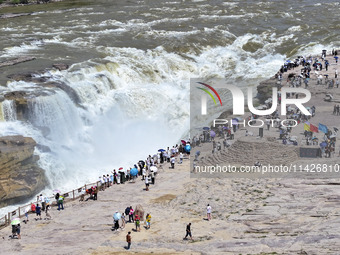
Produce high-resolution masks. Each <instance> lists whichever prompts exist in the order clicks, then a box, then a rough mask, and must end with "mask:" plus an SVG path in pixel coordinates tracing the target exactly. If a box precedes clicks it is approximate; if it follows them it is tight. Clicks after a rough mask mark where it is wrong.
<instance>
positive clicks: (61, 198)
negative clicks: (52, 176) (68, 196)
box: [58, 196, 64, 211]
mask: <svg viewBox="0 0 340 255" xmlns="http://www.w3.org/2000/svg"><path fill="white" fill-rule="evenodd" d="M60 209H61V210H64V197H63V196H59V198H58V211H60Z"/></svg>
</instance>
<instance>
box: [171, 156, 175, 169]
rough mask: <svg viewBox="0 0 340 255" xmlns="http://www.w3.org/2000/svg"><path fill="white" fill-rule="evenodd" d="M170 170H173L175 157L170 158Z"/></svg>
mask: <svg viewBox="0 0 340 255" xmlns="http://www.w3.org/2000/svg"><path fill="white" fill-rule="evenodd" d="M171 168H172V169H175V157H172V158H171Z"/></svg>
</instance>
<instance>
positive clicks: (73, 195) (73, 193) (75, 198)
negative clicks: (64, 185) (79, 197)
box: [72, 190, 76, 200]
mask: <svg viewBox="0 0 340 255" xmlns="http://www.w3.org/2000/svg"><path fill="white" fill-rule="evenodd" d="M72 193H73V200H75V199H76V198H75V197H74V190H73V191H72Z"/></svg>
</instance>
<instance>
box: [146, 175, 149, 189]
mask: <svg viewBox="0 0 340 255" xmlns="http://www.w3.org/2000/svg"><path fill="white" fill-rule="evenodd" d="M145 190H146V191H148V190H149V177H148V176H146V178H145Z"/></svg>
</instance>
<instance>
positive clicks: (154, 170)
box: [150, 166, 158, 173]
mask: <svg viewBox="0 0 340 255" xmlns="http://www.w3.org/2000/svg"><path fill="white" fill-rule="evenodd" d="M150 170H151V171H153V172H155V173H156V172H157V171H158V168H157V167H156V166H150Z"/></svg>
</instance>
